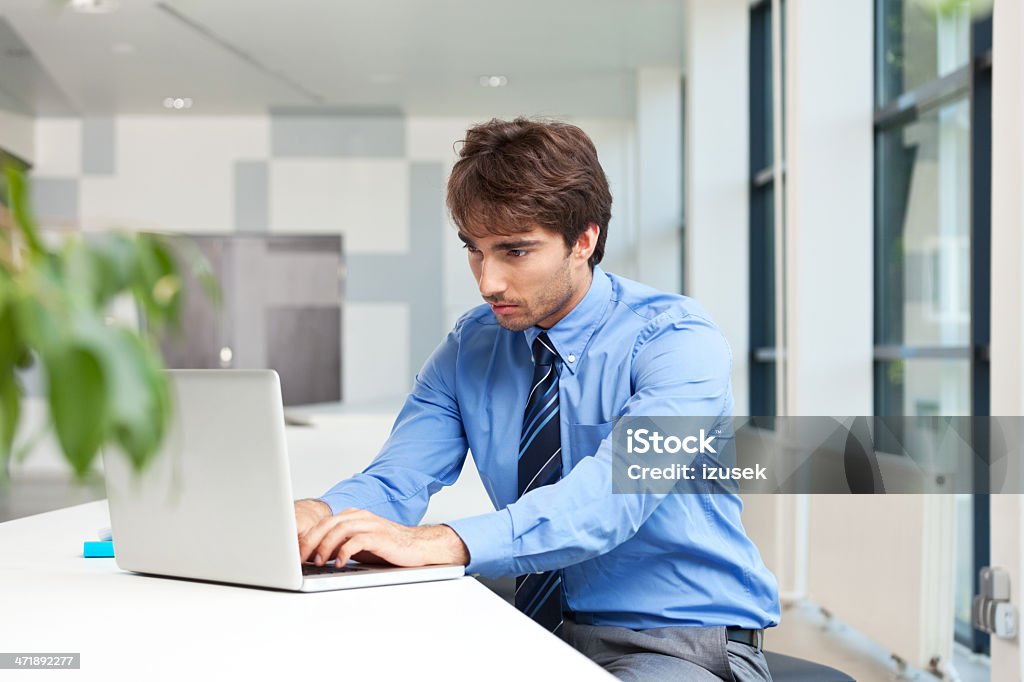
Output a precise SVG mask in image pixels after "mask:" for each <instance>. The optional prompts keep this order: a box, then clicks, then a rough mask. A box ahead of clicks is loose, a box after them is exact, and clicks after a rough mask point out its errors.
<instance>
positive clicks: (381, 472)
mask: <svg viewBox="0 0 1024 682" xmlns="http://www.w3.org/2000/svg"><path fill="white" fill-rule="evenodd" d="M593 275H594V276H593V281H592V283H591V286H590V289H589V291H588V292H587V294H586V295H585V296H584V298H583V300H582V301H580V303H579V304H577V306H576V307H575V308H573V309H572V310H571V311H570V312H569V313H568V314H567V315H566V316H565V317H564V318H562V319H561V320H560V321H559V322H558V323H557V324H555V325H554V326H553V327H552V328H551V329H549V330H547V332H548V336H549V337H550V339H551V341H552V342H553V344H554V347H555V350H556V351H557V352H558V355H559V356H560V358H561V362H562V371H561V378H560V380H559V387H558V388H559V404H560V405H561V413H560V418H561V436H562V471H563V477H562V479H561V480H559V481H558V482H556V483H553V484H551V485H547V486H543V487H540V488H537V489H535V490H532V491H530V492H529V493H527V494H526V495H524V496H523V497H522V498H520V499H516V494H517V481H516V478H517V475H518V474H517V456H518V449H519V437H520V431H521V428H522V420H523V409H524V407H525V405H526V399H527V393H528V391H529V388H530V378H531V377H532V371H533V369H532V364H531V355H530V348H531V344H532V343H533V340H534V339H535V338H536V337H537V335H538V334H540V332H541V331H542V330H541V329H539V328H536V327H533V328H530V329H527V330H525V331H522V332H511V331H508V330H506V329H504V328H503V327H501V326H499V325H498V323H497V321H496V320H495V318H494V314H493V313H492V312H491V310H490V307H489V306H487V305H481V306H479V307H477V308H474V309H472V310H470V311H469V312H468V313H466V314H465V315H463V316H462V317H461V318H460V319H459V321H458V322H457V323H456V324H455V327H454V329H453V330H452V331H451V332H450V333H449V334H448V337H447V338H446V339H445V340H444V342H442V343H441V345H440V346H438V348H437V349H436V350H435V351H434V353H433V354H432V355H431V356H430V358H429V359H428V360H427V362H426V364H425V365H424V366H423V369H422V370H421V371H420V373H419V374H418V375H417V376H416V380H415V385H414V387H413V390H412V392H411V393H410V394H409V396H408V398H407V399H406V401H405V405H404V407H403V408H402V411H401V413H400V414H399V415H398V418H397V420H396V421H395V424H394V427H393V428H392V431H391V435H390V437H389V438H388V440H387V442H386V443H385V444H384V447H383V448H382V449H381V451H380V454H378V455H377V457H376V459H374V460H373V462H372V463H371V464H370V465H369V466H368V467H367V468H366V469H365V470H364V471H363V472H362V473H360V474H357V475H355V476H354V477H352V478H350V479H347V480H345V481H342V482H340V483H338V485H336V486H334V487H333V488H331V490H329V491H328V492H327V493H326V494H324V496H323V497H322V498H321V499H323V501H324V502H326V503H327V504H328V505H330V507H331V509H332V510H333V511H334V513H338V512H340V511H343V510H344V509H347V508H349V507H356V508H360V509H367V510H369V511H371V512H373V513H375V514H378V515H380V516H382V517H385V518H388V519H391V520H393V521H397V522H399V523H403V524H406V525H416V524H418V523H419V521H420V519H422V518H423V514H424V513H425V511H426V509H427V502H428V500H429V499H430V496H431V495H432V494H434V493H435V492H437V491H438V490H440V489H441V487H442V486H446V485H451V484H452V483H454V482H455V481H456V479H458V477H459V473H460V472H461V471H462V466H463V464H464V463H465V461H466V453H467V447H468V448H469V449H470V450H471V451H472V453H473V459H474V460H475V462H476V466H477V469H478V470H479V472H480V478H481V480H482V481H483V484H484V487H485V488H486V490H487V493H488V495H489V496H490V498H491V501H492V502H493V503H494V507H495V509H497V510H498V511H494V512H490V513H487V514H481V515H479V516H473V517H469V518H464V519H460V520H457V521H452V522H450V523H448V524H447V525H448V526H450V527H451V528H452V529H454V530H455V532H456V533H458V534H459V537H461V538H462V540H463V542H465V543H466V547H467V548H468V549H469V554H470V564H469V566H468V567H467V569H466V570H467V572H468V573H479V574H481V575H483V576H488V577H497V576H510V575H520V574H524V573H528V572H532V571H546V570H552V569H558V568H561V569H563V571H562V575H563V584H564V599H565V602H566V606H567V607H568V608H569V609H570V610H572V611H573V612H575V613H576V614H577V620H579V621H580V622H586V623H591V624H594V625H617V626H621V627H627V628H633V629H642V628H653V627H665V626H679V625H696V626H708V625H735V626H741V627H747V628H761V627H768V626H772V625H776V624H778V622H779V601H778V586H777V584H776V581H775V577H774V576H773V575H772V574H771V572H770V571H768V569H767V568H766V567H765V566H764V564H763V562H762V561H761V557H760V554H759V553H758V551H757V548H756V547H755V546H754V544H753V543H752V542H751V541H750V540H749V539H748V538H747V536H746V533H745V532H744V530H743V525H742V524H741V522H740V512H741V511H742V509H743V503H742V501H741V500H740V498H739V497H738V496H736V495H733V494H723V493H685V494H669V495H654V494H613V493H612V480H611V477H612V466H611V460H612V458H611V438H610V433H611V429H612V424H613V422H614V420H615V419H616V418H617V417H622V416H667V415H680V416H712V417H718V416H725V417H728V416H731V414H732V409H733V399H732V390H731V388H730V383H729V375H730V371H731V365H732V354H731V351H730V350H729V345H728V343H727V341H726V339H725V337H724V336H723V334H722V333H721V331H719V329H718V327H716V326H715V324H714V323H713V322H712V321H711V320H710V319H709V317H708V315H707V313H706V312H705V311H704V309H703V308H702V307H701V306H700V305H699V304H698V303H697V302H696V301H694V300H693V299H690V298H687V297H685V296H679V295H675V294H666V293H663V292H659V291H656V290H654V289H651V288H649V287H646V286H644V285H641V284H638V283H636V282H633V281H630V280H627V279H624V278H621V277H617V276H615V275H611V274H607V273H605V272H603V271H602V270H601V269H600V268H599V267H595V268H594V273H593Z"/></svg>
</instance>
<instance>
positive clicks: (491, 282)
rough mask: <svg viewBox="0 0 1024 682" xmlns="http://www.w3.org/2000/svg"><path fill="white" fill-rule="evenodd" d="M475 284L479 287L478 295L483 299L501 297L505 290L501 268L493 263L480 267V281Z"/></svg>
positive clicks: (483, 264)
mask: <svg viewBox="0 0 1024 682" xmlns="http://www.w3.org/2000/svg"><path fill="white" fill-rule="evenodd" d="M477 284H478V285H479V287H480V295H481V296H483V297H484V298H494V297H498V296H501V294H502V293H504V291H505V289H506V284H505V275H504V273H503V272H502V269H501V267H500V266H498V265H497V264H496V263H493V262H492V263H486V262H485V263H482V264H481V265H480V280H479V282H477Z"/></svg>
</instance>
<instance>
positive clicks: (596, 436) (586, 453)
mask: <svg viewBox="0 0 1024 682" xmlns="http://www.w3.org/2000/svg"><path fill="white" fill-rule="evenodd" d="M613 426H615V421H614V420H613V421H610V422H602V423H601V424H573V425H572V426H570V427H569V458H570V466H571V467H575V466H576V465H577V464H579V463H580V462H581V461H583V459H584V458H585V457H592V456H594V455H596V454H597V449H598V448H599V447H600V446H601V441H603V440H604V439H605V438H606V437H607V436H608V434H609V433H611V432H612V427H613Z"/></svg>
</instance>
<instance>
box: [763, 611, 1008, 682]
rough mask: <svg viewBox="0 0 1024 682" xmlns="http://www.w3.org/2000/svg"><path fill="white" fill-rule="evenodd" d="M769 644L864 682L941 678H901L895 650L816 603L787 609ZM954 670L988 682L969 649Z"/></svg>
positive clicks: (960, 653) (957, 656) (968, 681)
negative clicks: (836, 618)
mask: <svg viewBox="0 0 1024 682" xmlns="http://www.w3.org/2000/svg"><path fill="white" fill-rule="evenodd" d="M765 646H766V648H767V649H769V650H771V651H777V652H778V653H781V654H788V655H790V656H797V657H799V658H806V659H810V660H813V661H815V662H817V663H822V664H824V665H829V666H832V667H833V668H837V669H839V670H842V671H843V672H845V673H846V674H848V675H850V676H851V677H853V678H854V679H856V680H858V682H888V681H890V680H914V681H919V682H932V681H934V680H938V679H940V678H938V677H936V676H934V675H931V674H929V673H926V672H924V671H922V670H916V669H907V670H905V671H903V673H902V674H901V673H900V671H899V670H898V668H897V664H896V662H895V660H894V659H893V658H892V657H891V655H890V652H888V651H886V650H885V649H884V648H883V647H881V646H879V645H878V644H876V643H875V642H873V641H872V640H870V639H868V638H867V637H866V636H864V635H863V634H861V633H859V632H857V631H856V630H854V629H853V628H851V627H848V626H846V625H844V624H843V623H841V622H839V621H837V620H835V619H830V618H828V617H826V616H825V614H824V613H823V612H822V611H821V609H819V608H818V607H816V606H814V605H813V604H808V603H799V604H794V605H792V606H789V607H788V608H785V609H784V610H783V613H782V624H781V625H780V626H779V627H777V628H772V629H771V630H769V631H768V632H767V633H766V634H765ZM953 666H954V668H955V669H956V672H957V674H958V675H959V680H960V682H988V680H989V668H988V661H987V659H986V658H984V657H976V656H974V655H973V654H971V653H970V652H968V651H967V650H966V649H963V650H961V649H959V647H958V649H957V651H956V652H955V653H954V657H953Z"/></svg>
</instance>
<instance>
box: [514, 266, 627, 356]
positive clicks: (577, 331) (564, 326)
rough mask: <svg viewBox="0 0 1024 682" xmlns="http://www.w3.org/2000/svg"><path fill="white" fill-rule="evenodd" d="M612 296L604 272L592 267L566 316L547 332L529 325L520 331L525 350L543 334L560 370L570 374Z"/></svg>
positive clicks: (610, 286)
mask: <svg viewBox="0 0 1024 682" xmlns="http://www.w3.org/2000/svg"><path fill="white" fill-rule="evenodd" d="M611 296H612V283H611V280H610V279H608V275H606V274H604V271H603V270H602V269H601V268H600V267H598V266H597V265H595V266H594V273H593V279H592V280H591V282H590V289H588V290H587V293H586V295H585V296H584V297H583V299H582V300H581V301H580V302H579V303H577V304H576V307H574V308H573V309H572V310H570V311H569V314H568V315H566V316H565V317H563V318H562V319H561V320H559V321H558V322H557V323H556V324H555V326H553V327H552V328H551V329H541V328H540V327H537V326H533V327H530V328H528V329H524V330H523V335H524V338H525V339H526V343H527V347H528V348H532V347H533V341H534V339H536V338H537V337H538V336H540V334H541V332H544V331H546V332H547V333H548V338H549V339H551V343H552V344H554V346H555V352H557V353H558V356H559V357H560V358H561V359H562V367H568V368H569V371H570V372H572V373H573V374H575V373H576V367H577V365H579V364H580V359H581V358H582V357H583V351H584V349H586V347H587V342H588V341H590V337H591V336H593V334H594V330H595V329H597V324H598V323H599V322H600V321H601V318H602V317H604V312H605V310H606V309H607V308H608V301H610V300H611Z"/></svg>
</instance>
